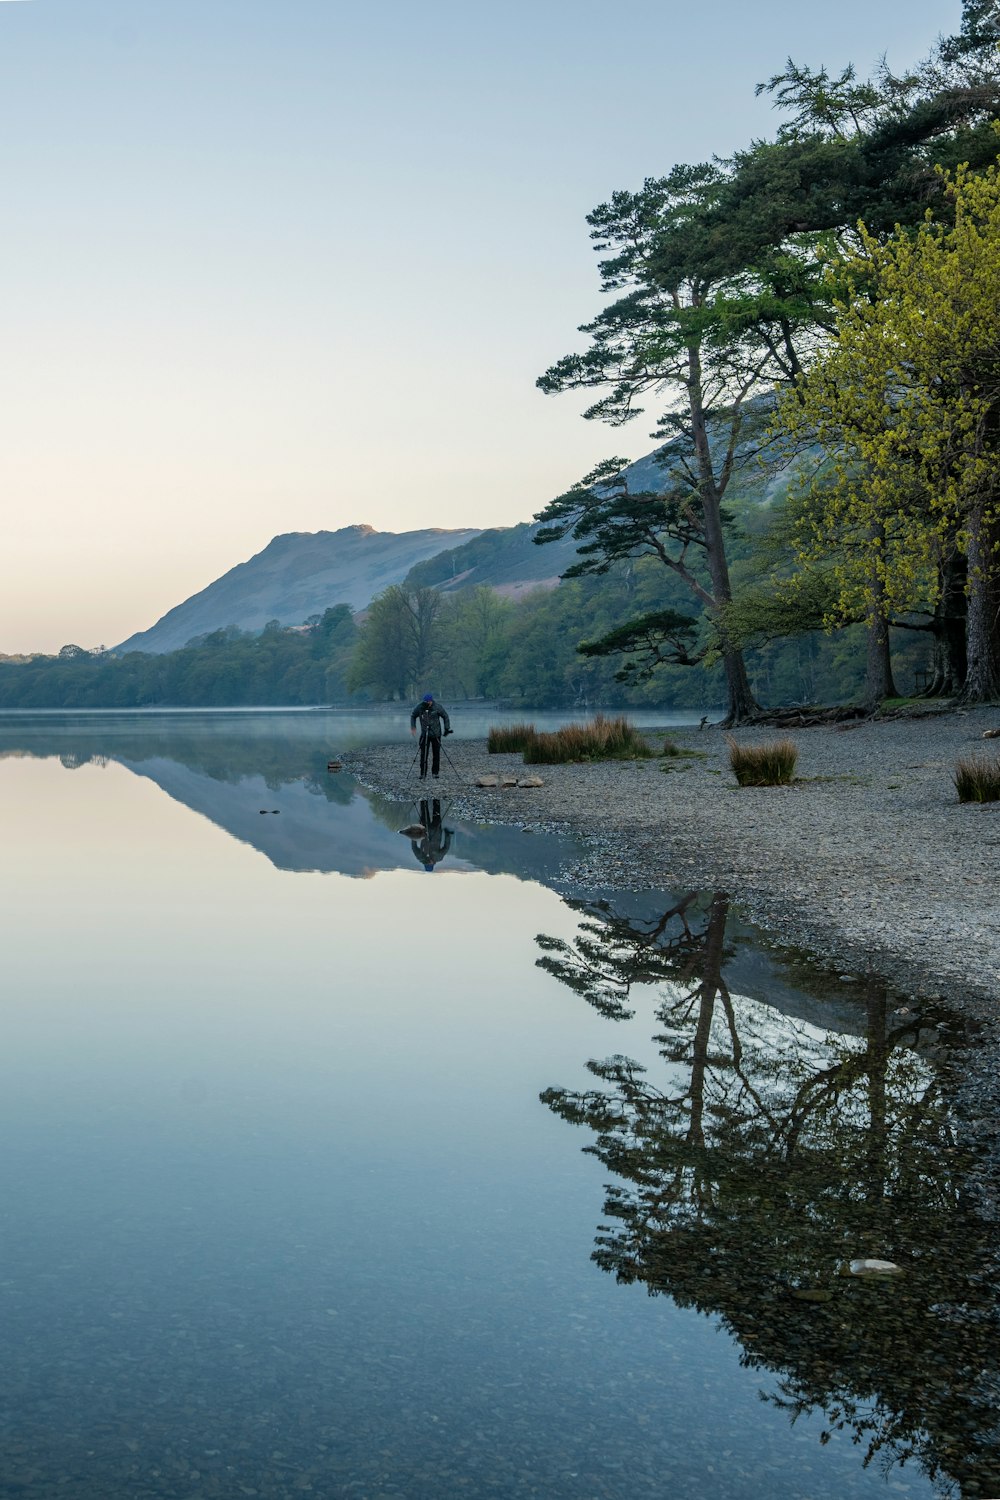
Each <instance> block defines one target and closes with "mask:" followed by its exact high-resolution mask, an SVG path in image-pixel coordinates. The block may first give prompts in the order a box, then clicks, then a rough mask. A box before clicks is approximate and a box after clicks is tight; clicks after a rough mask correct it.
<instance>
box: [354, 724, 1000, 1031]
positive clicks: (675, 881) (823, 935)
mask: <svg viewBox="0 0 1000 1500" xmlns="http://www.w3.org/2000/svg"><path fill="white" fill-rule="evenodd" d="M998 727H1000V709H998V708H996V707H987V708H978V709H970V710H969V711H967V712H961V711H958V712H954V713H949V714H935V715H930V714H928V715H925V716H921V717H919V718H906V719H886V720H873V721H862V722H860V723H856V724H855V723H852V724H850V725H849V726H847V727H836V726H823V727H814V728H809V729H803V730H801V731H799V732H794V731H790V737H791V738H792V739H793V740H794V741H795V743H796V745H797V747H798V752H799V755H798V763H797V767H796V780H795V782H794V784H793V785H791V786H789V787H756V788H749V787H748V788H741V787H738V786H737V785H736V781H735V778H734V777H733V775H732V772H731V771H730V769H729V761H728V751H727V745H726V737H725V735H724V734H723V733H722V732H721V731H720V730H719V729H718V728H714V727H712V726H706V728H705V729H704V730H701V731H699V729H698V728H697V727H693V728H685V729H670V730H669V731H664V732H663V734H658V733H657V732H656V731H652V730H650V731H646V730H644V731H643V732H644V734H646V736H647V738H648V740H649V743H650V745H651V746H653V747H654V748H656V749H659V748H660V747H661V746H662V742H663V739H664V738H665V737H669V739H670V740H671V741H672V742H673V743H674V744H675V745H676V746H677V748H678V749H679V750H681V751H682V752H690V753H689V754H682V755H680V756H675V757H672V758H669V759H660V758H657V759H652V760H647V761H606V762H597V763H588V764H583V765H559V766H541V767H530V768H526V767H525V766H524V765H523V764H522V761H521V757H520V756H519V755H490V754H488V753H487V749H486V743H485V741H482V740H478V741H477V740H466V741H463V740H460V739H458V737H457V736H456V737H454V738H452V739H451V740H450V741H449V742H448V750H449V754H450V757H451V761H452V762H453V766H450V767H449V766H447V765H446V766H445V772H444V774H443V775H442V778H441V782H440V791H441V794H442V795H444V794H447V795H448V796H449V797H451V798H453V799H454V800H453V803H452V806H453V807H454V809H455V812H456V814H457V815H462V816H466V817H469V818H472V819H474V820H478V821H485V822H504V823H511V824H516V825H521V826H525V827H529V828H532V827H534V828H537V827H540V826H544V827H548V828H552V827H556V828H561V829H566V830H569V831H572V832H573V833H574V834H576V835H578V836H579V837H581V838H582V839H583V841H584V843H585V846H586V849H587V854H586V856H585V858H584V859H583V860H581V861H580V862H579V863H578V864H576V865H574V866H573V867H571V868H567V870H566V871H565V878H566V881H567V883H568V884H571V885H573V886H574V887H576V888H577V889H580V888H584V889H586V888H587V887H588V886H589V887H591V888H593V887H597V886H601V887H608V886H611V887H614V886H620V887H631V888H653V887H666V888H671V889H675V888H678V887H686V886H692V887H693V886H698V887H702V888H707V887H711V888H714V889H719V890H726V891H728V892H729V893H730V894H731V895H732V896H733V897H734V898H735V899H736V900H737V901H738V902H739V904H740V905H741V906H742V908H743V910H744V912H745V913H746V915H747V916H748V917H750V918H751V919H752V920H754V921H755V922H757V923H758V924H759V925H760V926H762V927H763V928H764V929H765V930H767V931H769V932H770V933H772V934H773V935H774V936H775V937H777V938H780V939H781V940H782V941H783V942H786V943H791V944H794V945H796V946H799V947H803V948H806V949H809V950H811V951H814V952H816V953H819V954H822V955H823V957H824V958H825V959H826V960H828V961H829V962H830V963H832V964H835V965H839V966H842V967H844V968H847V969H850V970H852V971H853V972H857V973H868V972H875V973H879V974H881V975H883V976H884V977H885V978H886V979H888V980H889V981H891V982H892V983H893V984H894V985H895V986H896V987H898V988H900V989H902V990H908V991H912V992H913V993H915V994H918V995H924V996H929V995H931V994H946V995H948V996H950V997H952V998H955V999H961V1000H963V1001H964V1002H965V1003H966V1004H968V1005H971V1006H973V1007H974V1008H975V1009H976V1010H977V1011H979V1012H980V1013H981V1014H982V1015H983V1017H984V1019H990V1018H992V1016H993V1012H994V1009H995V1008H996V1006H997V1001H998V999H1000V803H996V802H994V803H986V804H963V803H960V802H959V801H958V799H957V796H956V793H955V788H954V786H953V783H952V768H953V766H954V764H955V762H956V760H957V759H958V758H959V757H960V756H963V755H968V754H970V753H977V752H978V753H983V754H987V755H990V756H998V757H1000V741H996V740H992V741H991V740H984V739H983V734H984V731H986V730H989V729H995V728H998ZM774 737H775V731H774V730H773V729H767V728H752V729H741V730H738V731H737V732H736V734H735V738H737V739H738V740H740V741H745V742H749V743H754V742H758V741H764V740H767V739H773V738H774ZM347 769H349V770H351V771H352V772H353V773H354V774H355V775H356V776H357V777H358V779H359V780H360V781H361V782H362V783H363V784H365V785H367V786H369V787H370V788H372V789H373V790H376V791H379V792H381V793H383V794H385V795H388V796H395V797H399V798H400V799H401V800H408V799H409V798H411V797H412V796H413V794H414V790H415V789H416V788H417V787H419V786H420V783H419V782H416V781H415V780H414V781H411V779H410V778H409V777H408V776H407V775H406V758H404V757H403V756H401V755H400V751H399V748H398V746H382V747H376V748H374V749H366V750H364V751H362V752H357V753H356V754H352V755H350V756H348V757H347ZM536 770H537V772H538V774H539V775H540V776H541V778H542V781H543V785H542V786H540V787H535V788H521V787H516V788H503V789H501V788H480V787H477V786H475V785H474V783H475V781H476V780H477V778H478V777H480V776H482V775H487V774H493V775H500V776H503V775H504V774H505V773H506V774H515V775H519V776H521V777H524V776H525V774H526V773H529V772H534V771H536Z"/></svg>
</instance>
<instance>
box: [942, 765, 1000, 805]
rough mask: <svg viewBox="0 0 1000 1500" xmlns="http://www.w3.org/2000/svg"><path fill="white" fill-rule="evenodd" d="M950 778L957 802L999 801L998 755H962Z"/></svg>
mask: <svg viewBox="0 0 1000 1500" xmlns="http://www.w3.org/2000/svg"><path fill="white" fill-rule="evenodd" d="M952 780H953V781H954V783H955V790H956V792H957V793H958V800H959V802H1000V756H992V755H967V756H963V757H962V759H961V760H959V761H958V762H957V763H956V765H955V769H954V771H953V772H952Z"/></svg>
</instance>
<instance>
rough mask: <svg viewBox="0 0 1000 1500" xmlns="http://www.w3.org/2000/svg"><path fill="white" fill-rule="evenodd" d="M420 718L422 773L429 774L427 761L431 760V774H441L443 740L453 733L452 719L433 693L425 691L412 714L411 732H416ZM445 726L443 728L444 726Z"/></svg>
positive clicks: (423, 775)
mask: <svg viewBox="0 0 1000 1500" xmlns="http://www.w3.org/2000/svg"><path fill="white" fill-rule="evenodd" d="M418 719H419V720H420V775H421V778H423V777H425V776H426V775H427V761H428V759H430V762H431V774H432V775H433V776H440V774H441V740H442V737H443V735H445V734H451V720H450V719H449V718H448V714H447V711H446V710H445V709H444V708H442V707H441V704H440V703H435V702H434V694H433V693H425V694H424V696H423V697H422V698H421V700H420V702H419V703H418V704H417V706H416V708H415V709H414V710H413V712H412V713H411V715H410V733H411V734H416V732H417V729H416V725H417V720H418ZM442 726H443V728H442Z"/></svg>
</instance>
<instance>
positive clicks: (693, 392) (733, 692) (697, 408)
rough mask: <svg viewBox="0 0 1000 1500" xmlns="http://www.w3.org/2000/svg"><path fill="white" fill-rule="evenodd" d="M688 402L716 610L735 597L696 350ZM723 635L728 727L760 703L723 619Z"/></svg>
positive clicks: (692, 356) (749, 714) (690, 365)
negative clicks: (729, 642)
mask: <svg viewBox="0 0 1000 1500" xmlns="http://www.w3.org/2000/svg"><path fill="white" fill-rule="evenodd" d="M688 368H689V372H690V379H689V382H688V403H689V407H690V411H691V432H692V436H693V438H694V449H695V453H696V455H697V459H698V479H699V485H698V491H699V494H698V498H699V501H700V503H701V515H702V529H703V534H704V537H705V561H706V563H707V565H708V574H709V577H710V578H711V580H712V595H713V597H714V600H715V608H716V610H717V611H718V610H721V609H722V608H723V607H724V606H725V605H727V604H728V603H729V602H730V601H731V599H732V597H733V590H732V585H731V583H730V581H729V563H728V560H727V558H726V539H725V536H724V535H723V530H722V493H721V491H720V489H719V484H718V481H717V480H716V477H715V465H714V463H713V461H712V448H711V444H710V443H709V440H708V424H707V422H706V420H705V407H704V401H703V396H702V387H701V359H700V356H699V354H698V351H697V349H695V348H692V349H691V350H689V357H688ZM720 631H721V633H722V638H723V656H722V659H723V665H724V667H725V672H726V690H727V698H728V703H727V713H726V718H725V720H724V721H723V722H724V725H725V727H726V728H731V727H732V726H733V725H734V724H743V723H745V722H746V720H747V719H752V718H753V717H754V715H755V714H756V713H757V712H758V704H757V702H756V700H755V698H754V695H753V692H752V690H751V688H750V679H749V677H748V676H747V669H746V663H745V661H744V659H743V652H742V651H740V650H738V649H737V648H735V647H730V646H729V645H728V644H727V643H726V639H725V628H724V626H723V625H722V624H721V622H720Z"/></svg>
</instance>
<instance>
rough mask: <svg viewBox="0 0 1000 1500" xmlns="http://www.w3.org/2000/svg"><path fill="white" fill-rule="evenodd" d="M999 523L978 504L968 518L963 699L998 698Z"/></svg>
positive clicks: (967, 700)
mask: <svg viewBox="0 0 1000 1500" xmlns="http://www.w3.org/2000/svg"><path fill="white" fill-rule="evenodd" d="M998 548H1000V524H998V523H997V522H996V521H995V520H989V519H987V517H986V515H985V514H984V506H983V505H982V504H979V505H977V506H976V507H975V508H974V509H973V511H972V514H971V515H970V517H969V582H968V598H969V605H968V617H967V621H966V649H967V652H968V659H969V665H968V670H967V672H966V677H965V687H964V689H963V692H962V698H963V699H964V701H965V702H966V703H985V702H988V701H990V700H991V699H993V698H997V697H1000V567H998V555H1000V554H998V550H997V549H998Z"/></svg>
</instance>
